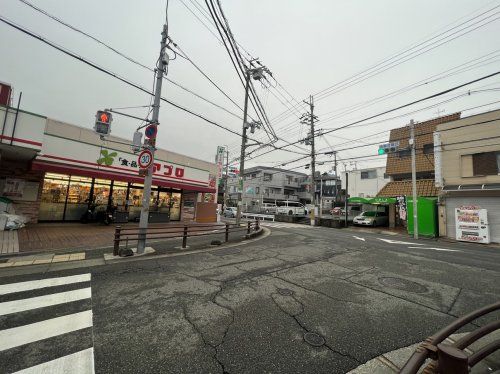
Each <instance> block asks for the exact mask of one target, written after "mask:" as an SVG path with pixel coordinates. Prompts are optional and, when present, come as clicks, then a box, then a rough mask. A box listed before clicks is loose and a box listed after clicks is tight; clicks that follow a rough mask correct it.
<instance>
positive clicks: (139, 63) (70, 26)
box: [19, 0, 241, 119]
mask: <svg viewBox="0 0 500 374" xmlns="http://www.w3.org/2000/svg"><path fill="white" fill-rule="evenodd" d="M19 1H20V2H21V3H23V4H25V5H27V6H29V7H30V8H32V9H34V10H35V11H37V12H39V13H41V14H43V15H45V16H47V17H49V18H50V19H52V20H54V21H56V22H58V23H60V24H61V25H63V26H65V27H67V28H69V29H71V30H73V31H75V32H77V33H79V34H81V35H83V36H85V37H87V38H90V39H92V40H93V41H95V42H96V43H98V44H100V45H102V46H104V47H105V48H107V49H109V50H110V51H112V52H113V53H116V54H117V55H119V56H121V57H123V58H125V59H126V60H128V61H129V62H132V63H133V64H135V65H137V66H139V67H141V68H143V69H146V70H148V71H150V72H153V73H154V69H152V68H151V67H149V66H146V65H145V64H143V63H141V62H139V61H137V60H135V59H134V58H132V57H130V56H128V55H126V54H125V53H123V52H120V51H119V50H118V49H116V48H114V47H112V46H111V45H109V44H108V43H106V42H103V41H102V40H100V39H98V38H96V37H95V36H92V35H90V34H89V33H87V32H85V31H83V30H81V29H78V28H77V27H75V26H73V25H71V24H69V23H67V22H66V21H64V20H62V19H60V18H58V17H56V16H54V15H52V14H50V13H48V12H47V11H45V10H44V9H41V8H39V7H37V6H35V5H34V4H31V3H30V2H28V1H27V0H19ZM167 9H168V3H167V8H166V10H167ZM174 53H175V51H174ZM165 79H166V80H167V81H168V82H170V83H172V84H173V85H175V86H177V87H179V88H180V89H182V90H184V91H186V92H189V93H190V94H192V95H194V96H196V97H197V98H199V99H201V100H203V101H205V102H207V103H209V104H211V105H213V106H215V107H217V108H219V109H221V110H223V111H225V112H226V113H229V114H230V115H232V116H234V117H236V118H240V119H241V117H240V116H238V115H237V114H235V113H233V112H231V111H229V110H228V109H226V108H224V107H222V106H221V105H219V104H216V103H214V102H213V101H211V100H209V99H207V98H205V97H203V96H202V95H200V94H198V93H196V92H194V91H193V90H191V89H188V88H186V87H185V86H183V85H181V84H180V83H177V82H176V81H174V80H172V79H170V78H167V77H165ZM212 83H213V82H212ZM221 92H222V90H221ZM222 93H223V94H224V95H225V96H226V97H228V96H227V95H226V94H225V92H222ZM228 98H229V97H228ZM230 100H231V99H230ZM240 109H241V108H240Z"/></svg>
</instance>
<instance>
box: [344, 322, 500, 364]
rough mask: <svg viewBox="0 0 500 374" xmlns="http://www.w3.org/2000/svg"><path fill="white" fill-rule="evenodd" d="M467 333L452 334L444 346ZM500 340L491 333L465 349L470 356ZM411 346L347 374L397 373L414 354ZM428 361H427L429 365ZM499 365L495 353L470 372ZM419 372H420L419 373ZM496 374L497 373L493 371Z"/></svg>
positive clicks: (499, 355)
mask: <svg viewBox="0 0 500 374" xmlns="http://www.w3.org/2000/svg"><path fill="white" fill-rule="evenodd" d="M467 334H468V333H459V334H453V335H451V336H450V337H449V338H447V339H445V340H444V343H445V344H448V345H451V344H453V343H455V342H456V341H457V340H459V339H460V338H462V337H464V336H465V335H467ZM499 338H500V331H498V330H497V331H496V332H493V333H491V334H488V335H486V336H485V337H483V338H481V339H480V340H478V341H477V342H475V343H473V344H471V345H470V346H469V347H468V348H467V349H466V351H467V354H468V355H471V354H473V353H474V352H477V351H479V350H480V349H481V348H483V347H484V346H485V345H486V344H489V343H491V342H493V341H495V340H497V339H499ZM419 344H420V343H417V344H413V345H410V346H409V347H404V348H400V349H396V350H394V351H392V352H387V353H384V354H383V355H380V356H378V357H376V358H374V359H373V360H370V361H368V362H367V363H365V364H363V365H360V366H358V367H357V368H356V369H354V370H351V371H350V372H349V373H348V374H394V373H398V372H399V371H400V370H401V368H402V367H403V366H404V364H405V363H406V361H408V359H409V358H410V356H411V355H412V354H413V352H415V350H416V349H417V347H418V345H419ZM429 362H430V360H428V361H427V363H429ZM499 363H500V352H496V353H493V354H491V355H490V356H488V357H486V359H484V360H483V361H480V362H479V363H478V364H477V365H476V366H474V367H473V368H472V370H471V373H472V374H476V373H477V374H479V373H493V370H495V369H496V368H498V366H499ZM419 372H420V371H419ZM495 372H497V371H495Z"/></svg>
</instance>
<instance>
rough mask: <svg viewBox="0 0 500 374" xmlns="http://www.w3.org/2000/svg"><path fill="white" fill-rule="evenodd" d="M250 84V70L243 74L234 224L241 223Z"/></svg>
mask: <svg viewBox="0 0 500 374" xmlns="http://www.w3.org/2000/svg"><path fill="white" fill-rule="evenodd" d="M249 84H250V69H247V71H246V74H245V106H244V107H243V132H242V135H241V153H240V173H239V174H238V206H237V208H236V224H237V225H239V224H240V222H241V207H242V205H243V188H244V184H245V183H244V181H245V150H246V147H247V144H246V143H247V128H248V126H247V115H248V88H249Z"/></svg>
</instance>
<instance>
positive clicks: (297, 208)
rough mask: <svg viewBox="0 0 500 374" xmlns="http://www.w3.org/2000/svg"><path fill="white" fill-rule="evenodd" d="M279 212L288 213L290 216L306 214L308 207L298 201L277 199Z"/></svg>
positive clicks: (277, 210)
mask: <svg viewBox="0 0 500 374" xmlns="http://www.w3.org/2000/svg"><path fill="white" fill-rule="evenodd" d="M276 213H277V214H288V215H289V216H292V215H293V216H304V215H305V214H306V209H305V207H304V205H302V204H301V203H298V202H296V201H277V202H276Z"/></svg>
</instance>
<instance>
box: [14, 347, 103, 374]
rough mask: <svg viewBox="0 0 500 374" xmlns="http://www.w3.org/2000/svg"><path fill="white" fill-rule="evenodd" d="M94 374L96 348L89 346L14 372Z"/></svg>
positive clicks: (29, 373) (21, 373) (24, 373)
mask: <svg viewBox="0 0 500 374" xmlns="http://www.w3.org/2000/svg"><path fill="white" fill-rule="evenodd" d="M70 373H78V374H93V373H94V349H93V348H89V349H85V350H83V351H80V352H76V353H72V354H70V355H67V356H64V357H60V358H56V359H55V360H52V361H48V362H44V363H43V364H40V365H36V366H32V367H30V368H27V369H23V370H20V371H16V372H15V373H13V374H70Z"/></svg>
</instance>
